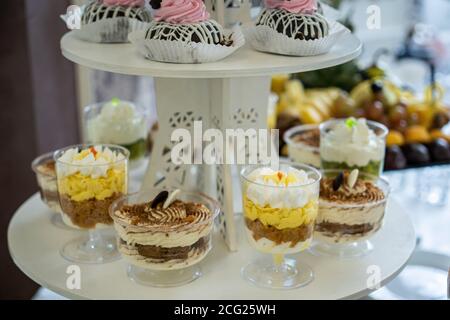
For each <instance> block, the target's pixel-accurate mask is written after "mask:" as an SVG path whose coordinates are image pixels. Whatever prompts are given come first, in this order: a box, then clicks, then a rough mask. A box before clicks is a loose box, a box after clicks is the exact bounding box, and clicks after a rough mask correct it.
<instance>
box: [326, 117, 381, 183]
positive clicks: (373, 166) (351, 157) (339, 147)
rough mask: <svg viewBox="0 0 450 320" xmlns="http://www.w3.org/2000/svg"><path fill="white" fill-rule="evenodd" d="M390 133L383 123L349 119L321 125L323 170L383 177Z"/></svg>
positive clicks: (331, 121) (330, 121)
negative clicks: (348, 171) (387, 136)
mask: <svg viewBox="0 0 450 320" xmlns="http://www.w3.org/2000/svg"><path fill="white" fill-rule="evenodd" d="M387 132H388V129H387V128H386V127H385V126H384V125H383V124H381V123H377V122H373V121H366V119H354V118H349V119H345V120H329V121H327V122H324V123H322V124H321V125H320V157H321V167H322V169H325V170H333V169H334V170H335V169H340V170H353V169H358V170H359V171H360V172H363V173H367V174H371V175H374V176H379V175H380V174H381V172H382V170H383V163H384V153H385V145H386V142H385V140H386V135H387Z"/></svg>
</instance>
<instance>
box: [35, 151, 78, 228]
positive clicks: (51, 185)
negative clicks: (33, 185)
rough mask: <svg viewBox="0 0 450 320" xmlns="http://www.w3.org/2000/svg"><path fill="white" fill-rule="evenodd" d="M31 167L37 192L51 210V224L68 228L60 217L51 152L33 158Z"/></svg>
mask: <svg viewBox="0 0 450 320" xmlns="http://www.w3.org/2000/svg"><path fill="white" fill-rule="evenodd" d="M31 168H32V169H33V171H34V173H35V174H36V180H37V184H38V187H39V194H40V195H41V199H42V201H43V202H44V203H45V204H46V205H47V206H48V207H49V209H50V210H52V211H53V214H52V216H51V221H52V224H53V225H55V226H57V227H59V228H63V229H68V228H70V227H69V226H67V225H66V224H65V223H64V221H63V220H62V217H61V207H60V206H59V199H58V184H57V182H56V170H55V160H53V152H50V153H46V154H43V155H41V156H39V157H37V158H36V159H34V161H33V162H32V164H31Z"/></svg>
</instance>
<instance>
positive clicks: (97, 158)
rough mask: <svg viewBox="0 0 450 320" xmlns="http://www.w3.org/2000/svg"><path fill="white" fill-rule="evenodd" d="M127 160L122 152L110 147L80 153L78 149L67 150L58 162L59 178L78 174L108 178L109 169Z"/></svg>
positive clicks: (94, 148) (99, 147) (90, 149)
mask: <svg viewBox="0 0 450 320" xmlns="http://www.w3.org/2000/svg"><path fill="white" fill-rule="evenodd" d="M125 159H126V158H125V156H124V155H123V154H122V153H120V152H113V151H112V150H111V149H109V148H108V147H103V146H95V147H92V148H89V149H84V150H81V151H79V150H78V149H77V148H72V149H68V150H66V151H65V152H64V153H63V154H62V155H61V157H59V158H58V159H56V160H57V162H56V166H57V172H58V176H61V177H65V176H70V175H73V174H76V173H80V174H82V175H84V176H90V177H92V178H94V179H95V178H98V177H106V176H107V172H108V170H109V169H111V168H112V167H114V166H115V165H116V164H117V163H118V162H121V161H124V160H125Z"/></svg>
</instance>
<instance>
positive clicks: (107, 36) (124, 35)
mask: <svg viewBox="0 0 450 320" xmlns="http://www.w3.org/2000/svg"><path fill="white" fill-rule="evenodd" d="M150 21H151V13H150V11H149V10H148V9H147V8H145V1H144V0H94V1H91V2H90V3H89V4H88V5H87V6H86V7H85V8H84V10H83V14H82V16H81V29H80V30H76V32H77V35H78V37H79V38H81V39H83V40H86V41H91V42H102V43H124V42H128V34H129V33H130V32H131V31H135V30H140V29H143V28H145V26H146V25H147V24H148V23H149V22H150Z"/></svg>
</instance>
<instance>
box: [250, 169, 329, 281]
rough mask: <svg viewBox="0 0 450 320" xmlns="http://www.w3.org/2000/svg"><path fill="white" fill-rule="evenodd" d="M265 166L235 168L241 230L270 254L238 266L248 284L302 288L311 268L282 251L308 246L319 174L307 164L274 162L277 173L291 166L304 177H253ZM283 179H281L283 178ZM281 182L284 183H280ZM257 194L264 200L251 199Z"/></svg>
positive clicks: (316, 207) (315, 206) (263, 250)
mask: <svg viewBox="0 0 450 320" xmlns="http://www.w3.org/2000/svg"><path fill="white" fill-rule="evenodd" d="M265 168H266V167H265V166H261V165H255V166H248V167H246V168H244V169H243V170H242V171H241V182H242V194H243V208H244V209H243V211H244V220H245V230H246V235H247V238H248V240H249V242H250V244H251V245H252V246H253V247H254V248H255V249H256V250H258V251H259V252H262V253H265V254H270V255H271V258H270V259H268V258H265V259H259V260H256V261H253V262H251V263H250V264H248V265H247V266H245V267H244V268H243V269H242V275H243V277H244V278H245V279H246V280H248V281H250V282H251V283H253V284H255V285H257V286H260V287H265V288H272V289H293V288H298V287H301V286H305V285H307V284H308V283H310V282H311V281H312V280H313V278H314V275H313V271H312V269H311V268H310V267H309V266H307V265H305V264H303V263H301V262H300V261H298V259H286V258H285V255H288V254H296V253H300V252H302V251H304V250H306V249H308V248H309V246H310V244H311V241H312V236H313V229H314V222H315V219H316V216H317V213H318V200H319V183H320V179H321V174H320V172H319V171H318V170H316V169H315V168H313V167H311V166H307V165H303V164H294V163H290V162H280V166H279V168H277V170H278V171H276V172H277V173H276V175H278V172H280V171H281V172H285V173H286V181H288V179H289V178H288V177H289V172H290V170H292V169H295V170H300V171H302V172H304V173H305V176H306V177H307V180H306V181H304V182H301V183H297V184H294V185H289V184H286V185H277V184H273V185H269V184H266V183H261V182H258V180H255V179H254V173H255V172H257V171H258V170H265ZM283 179H284V178H283ZM283 183H284V182H283ZM255 197H262V198H264V200H258V201H257V200H255V199H256V198H255Z"/></svg>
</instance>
